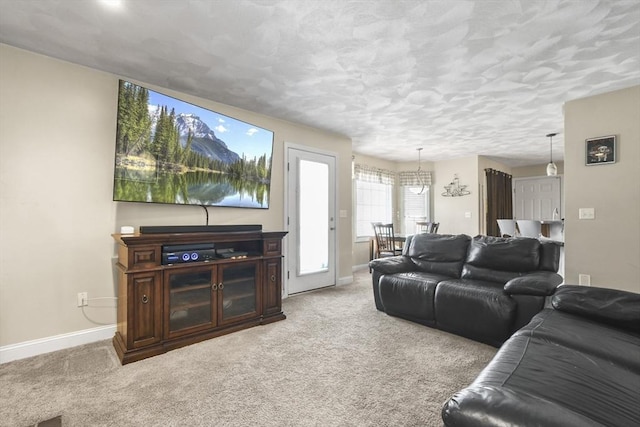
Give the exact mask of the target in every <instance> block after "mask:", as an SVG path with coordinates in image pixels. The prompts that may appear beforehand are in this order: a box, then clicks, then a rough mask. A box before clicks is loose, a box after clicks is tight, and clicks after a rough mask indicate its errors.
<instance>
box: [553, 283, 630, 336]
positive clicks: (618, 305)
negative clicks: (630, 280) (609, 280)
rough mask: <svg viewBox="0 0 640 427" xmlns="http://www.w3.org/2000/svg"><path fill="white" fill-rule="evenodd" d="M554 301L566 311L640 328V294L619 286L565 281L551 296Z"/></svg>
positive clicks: (614, 324) (600, 320)
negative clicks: (593, 285) (601, 286)
mask: <svg viewBox="0 0 640 427" xmlns="http://www.w3.org/2000/svg"><path fill="white" fill-rule="evenodd" d="M551 305H552V306H553V308H554V309H556V310H560V311H564V312H565V313H569V314H574V315H577V316H581V317H586V318H589V319H592V320H595V321H598V322H602V323H606V324H608V325H612V326H615V327H617V328H624V329H628V330H631V331H634V332H636V333H638V332H640V294H636V293H633V292H626V291H621V290H618V289H607V288H594V287H585V286H576V285H564V286H560V287H559V288H558V290H557V291H556V293H555V295H554V296H553V297H552V298H551Z"/></svg>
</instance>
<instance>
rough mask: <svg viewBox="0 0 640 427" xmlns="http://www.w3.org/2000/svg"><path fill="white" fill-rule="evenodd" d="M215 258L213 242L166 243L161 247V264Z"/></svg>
mask: <svg viewBox="0 0 640 427" xmlns="http://www.w3.org/2000/svg"><path fill="white" fill-rule="evenodd" d="M214 259H216V250H215V245H214V244H213V243H199V244H192V245H167V246H163V247H162V265H170V264H182V263H186V262H203V261H211V260H214Z"/></svg>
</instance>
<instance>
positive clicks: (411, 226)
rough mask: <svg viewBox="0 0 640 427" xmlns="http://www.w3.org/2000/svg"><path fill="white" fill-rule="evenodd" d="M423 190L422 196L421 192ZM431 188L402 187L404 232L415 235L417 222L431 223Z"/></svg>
mask: <svg viewBox="0 0 640 427" xmlns="http://www.w3.org/2000/svg"><path fill="white" fill-rule="evenodd" d="M421 190H422V193H421V194H418V193H420V191H421ZM430 220H431V219H430V215H429V187H428V186H425V188H424V189H422V187H414V186H409V185H403V186H402V232H403V233H404V234H405V235H408V234H415V232H416V222H418V221H430Z"/></svg>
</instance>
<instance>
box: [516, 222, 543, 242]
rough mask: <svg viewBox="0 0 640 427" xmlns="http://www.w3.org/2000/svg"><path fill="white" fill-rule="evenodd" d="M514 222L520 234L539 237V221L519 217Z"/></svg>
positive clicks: (540, 230)
mask: <svg viewBox="0 0 640 427" xmlns="http://www.w3.org/2000/svg"><path fill="white" fill-rule="evenodd" d="M516 222H517V224H518V231H519V232H520V236H522V237H533V238H534V239H538V238H540V236H541V234H542V223H541V222H540V221H537V220H534V219H519V220H517V221H516Z"/></svg>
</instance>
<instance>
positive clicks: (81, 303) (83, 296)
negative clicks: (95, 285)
mask: <svg viewBox="0 0 640 427" xmlns="http://www.w3.org/2000/svg"><path fill="white" fill-rule="evenodd" d="M88 299H89V296H88V294H87V292H78V307H85V306H87V305H89V302H88V301H87V300H88Z"/></svg>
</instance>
